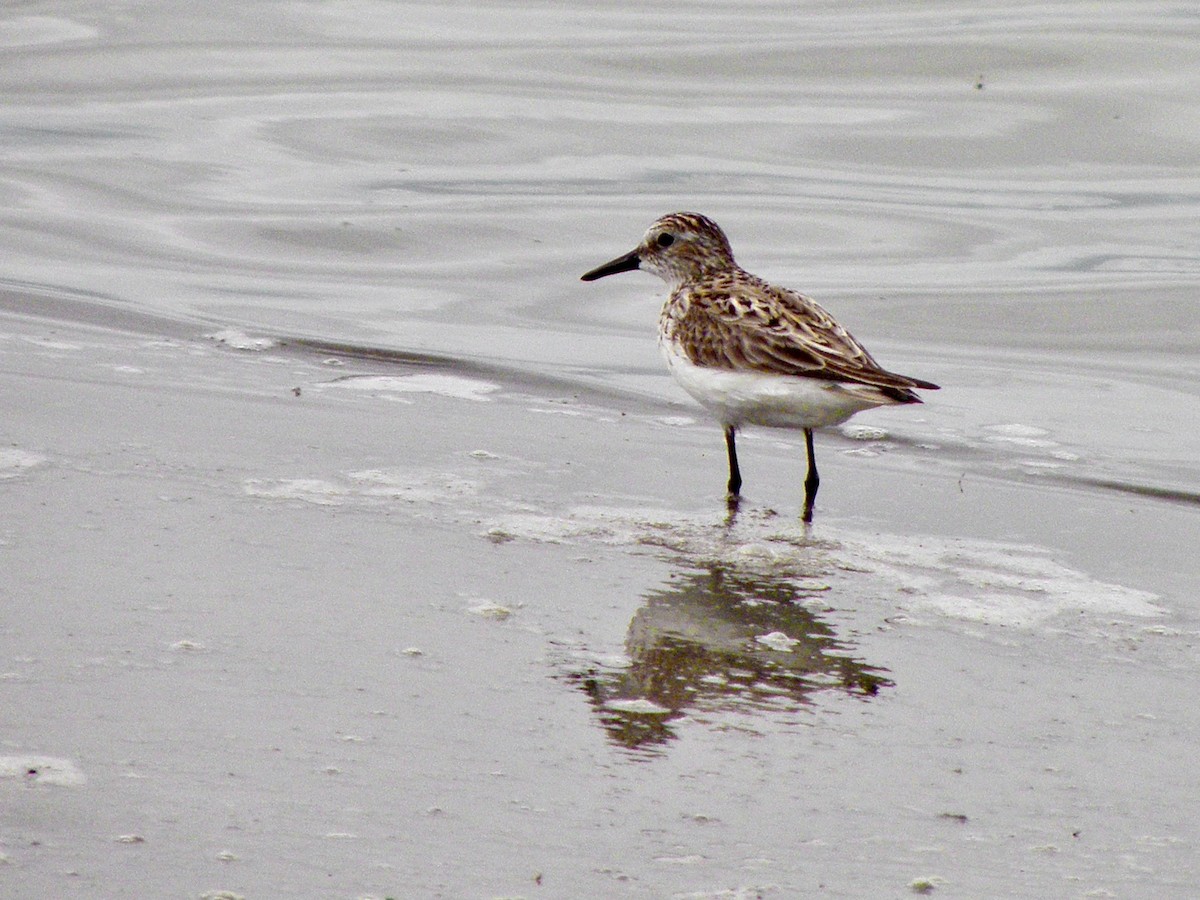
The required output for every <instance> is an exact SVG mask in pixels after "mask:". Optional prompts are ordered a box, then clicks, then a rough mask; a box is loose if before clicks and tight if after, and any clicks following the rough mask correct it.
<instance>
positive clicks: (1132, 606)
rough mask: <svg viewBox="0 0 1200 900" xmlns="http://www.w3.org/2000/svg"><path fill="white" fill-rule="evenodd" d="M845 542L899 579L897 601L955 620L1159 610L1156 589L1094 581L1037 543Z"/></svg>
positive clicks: (1011, 622) (1020, 621)
mask: <svg viewBox="0 0 1200 900" xmlns="http://www.w3.org/2000/svg"><path fill="white" fill-rule="evenodd" d="M844 548H845V550H846V551H847V553H846V558H847V559H848V561H850V562H852V563H853V564H854V565H857V566H861V567H862V568H864V569H867V570H869V571H871V572H872V573H874V574H875V575H877V576H882V577H884V578H885V579H886V580H887V581H890V582H892V583H893V584H894V585H895V586H896V590H897V592H898V596H899V598H900V599H899V604H900V605H901V606H902V607H904V608H907V609H912V610H916V611H927V612H935V613H938V614H941V615H944V616H949V617H951V618H955V619H965V620H970V621H975V622H983V623H987V624H992V625H1006V626H1016V627H1026V628H1028V627H1034V626H1037V625H1040V624H1044V623H1047V622H1049V621H1050V620H1052V619H1054V618H1056V617H1058V616H1061V615H1063V614H1068V613H1079V612H1087V613H1091V614H1094V615H1125V616H1135V617H1139V618H1144V617H1151V616H1158V615H1161V614H1162V612H1163V610H1162V608H1161V607H1159V606H1158V605H1157V603H1156V601H1157V600H1158V599H1159V598H1158V597H1157V595H1155V594H1151V593H1149V592H1147V591H1141V590H1137V589H1134V588H1127V587H1123V586H1121V585H1118V584H1110V583H1107V582H1103V581H1099V580H1097V579H1095V578H1093V577H1091V576H1090V575H1088V574H1086V573H1084V572H1080V571H1078V570H1076V569H1072V568H1070V567H1069V566H1067V565H1064V564H1063V563H1061V562H1059V561H1057V560H1055V559H1053V558H1052V556H1051V555H1050V551H1048V550H1046V549H1045V548H1042V547H1035V546H1029V545H1022V544H1002V543H992V542H986V541H970V540H963V539H956V538H936V537H928V536H923V537H898V536H896V535H878V536H874V537H871V538H870V539H868V540H864V539H862V538H857V539H854V540H853V541H850V540H847V541H846V542H845V544H844Z"/></svg>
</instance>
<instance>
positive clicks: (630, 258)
mask: <svg viewBox="0 0 1200 900" xmlns="http://www.w3.org/2000/svg"><path fill="white" fill-rule="evenodd" d="M641 264H642V260H641V258H640V257H639V256H638V255H637V251H636V250H632V251H630V252H629V253H626V254H625V255H624V256H618V257H617V258H616V259H614V260H613V261H612V262H606V263H605V264H604V265H602V266H597V267H596V268H594V269H592V271H590V272H588V273H587V274H586V275H584V276H583V277H582V279H581V280H582V281H595V280H596V279H597V278H603V277H604V276H605V275H616V274H617V273H618V272H632V271H633V270H634V269H636V268H638V266H640V265H641Z"/></svg>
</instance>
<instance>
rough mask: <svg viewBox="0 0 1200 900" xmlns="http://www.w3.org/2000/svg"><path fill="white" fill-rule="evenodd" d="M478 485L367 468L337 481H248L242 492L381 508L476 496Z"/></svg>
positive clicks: (431, 475) (442, 475)
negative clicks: (397, 502) (398, 504)
mask: <svg viewBox="0 0 1200 900" xmlns="http://www.w3.org/2000/svg"><path fill="white" fill-rule="evenodd" d="M479 488H480V486H479V482H477V481H473V480H471V479H467V478H462V477H461V476H459V475H455V474H451V473H444V472H422V471H411V470H402V469H395V470H392V469H366V470H363V471H359V472H348V473H346V474H345V475H344V476H339V477H338V478H337V480H333V479H325V478H249V479H246V480H245V481H244V482H242V490H243V492H245V493H246V494H247V495H249V496H251V497H261V498H263V499H266V500H294V501H299V502H302V503H311V504H314V505H317V506H344V505H358V506H380V505H386V504H388V503H391V502H395V501H403V502H406V503H417V504H436V503H444V502H447V501H456V500H460V499H462V498H464V497H471V496H475V495H477V494H478V493H479Z"/></svg>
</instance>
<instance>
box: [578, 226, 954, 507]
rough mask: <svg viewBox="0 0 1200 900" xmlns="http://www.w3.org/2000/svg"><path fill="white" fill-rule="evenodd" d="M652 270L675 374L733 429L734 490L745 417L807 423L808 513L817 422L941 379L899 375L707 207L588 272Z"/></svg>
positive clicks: (912, 397)
mask: <svg viewBox="0 0 1200 900" xmlns="http://www.w3.org/2000/svg"><path fill="white" fill-rule="evenodd" d="M632 269H645V270H647V271H650V272H653V273H654V274H656V275H658V276H659V277H661V278H662V279H663V280H664V281H666V282H667V284H668V285H670V287H671V293H670V295H669V296H668V297H667V301H666V303H664V304H663V308H662V314H661V316H660V317H659V343H660V346H661V347H662V349H663V353H664V355H665V356H666V358H667V363H668V365H669V366H670V368H671V374H672V375H674V376H675V378H676V379H677V380H678V381H679V382H680V384H681V385H682V386H683V387H684V389H685V390H687V391H688V393H690V394H691V395H692V396H693V397H695V398H696V400H698V401H699V402H700V403H701V404H703V405H704V406H705V407H706V408H708V409H709V410H711V411H712V412H713V414H714V415H716V417H717V419H718V420H719V421H720V422H721V424H722V425H723V426H724V428H725V440H726V446H727V448H728V453H729V472H730V476H729V493H730V497H731V498H736V497H737V494H738V491H739V489H740V487H741V474H740V472H739V470H738V464H737V451H736V449H735V442H734V435H735V432H736V430H737V429H738V428H739V427H741V426H742V425H744V424H757V425H767V426H773V427H782V428H803V429H804V432H805V442H806V445H807V449H808V462H809V472H808V478H807V479H806V481H805V511H804V520H805V521H806V522H807V521H811V519H812V504H813V499H814V498H815V496H816V492H817V485H818V483H819V482H818V478H817V470H816V460H815V458H814V454H813V444H812V429H813V428H819V427H822V426H825V425H836V424H838V423H840V422H844V421H845V420H846V419H848V418H850V416H852V415H854V414H855V413H857V412H860V411H862V410H864V409H870V408H871V407H873V406H885V405H891V404H898V403H920V402H921V398H920V397H918V396H917V395H916V394H915V393H914V392H913V388H923V389H925V390H937V387H938V386H937V385H936V384H932V383H930V382H928V381H922V380H920V379H918V378H910V377H908V376H906V375H898V374H896V373H895V372H889V371H888V370H887V369H884V368H883V367H882V366H880V365H879V363H877V362H876V361H875V359H874V358H873V357H872V356H871V354H870V353H868V352H867V350H866V348H864V347H863V346H862V344H860V343H859V342H858V341H857V340H855V338H854V336H853V335H852V334H850V332H848V331H847V330H846V329H845V328H843V327H842V326H841V325H839V324H838V323H837V322H836V321H835V320H834V318H833V316H831V315H830V314H829V313H828V312H826V311H825V310H824V309H822V308H821V306H819V305H818V304H817V303H816V302H814V301H813V300H810V299H809V298H808V297H805V296H804V295H803V294H799V293H797V292H796V291H792V290H788V289H787V288H781V287H776V286H775V285H772V284H769V283H768V282H766V281H763V279H761V278H759V277H757V276H756V275H751V274H750V273H749V272H747V271H746V270H745V269H743V268H742V267H741V266H739V265H738V264H737V262H735V261H734V258H733V250H732V249H731V248H730V245H729V240H728V238H726V237H725V233H724V232H723V231H721V229H720V228H719V227H718V226H717V224H716V223H715V222H713V221H712V220H711V219H709V218H707V217H706V216H702V215H699V214H698V213H671V214H670V215H666V216H663V217H662V218H660V219H658V220H657V221H656V222H655V223H654V224H653V225H651V226H650V228H649V230H648V231H647V232H646V234H645V236H644V237H643V239H642V242H641V244H639V245H638V247H637V249H635V250H633V251H632V252H630V253H627V254H625V255H624V256H621V257H618V258H617V259H614V260H612V261H611V262H608V263H605V264H604V265H602V266H600V267H598V268H596V269H593V270H592V271H590V272H588V273H587V274H585V275H584V276H583V280H584V281H594V280H595V279H597V278H602V277H604V276H605V275H613V274H616V273H617V272H626V271H630V270H632Z"/></svg>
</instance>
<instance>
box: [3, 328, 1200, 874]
mask: <svg viewBox="0 0 1200 900" xmlns="http://www.w3.org/2000/svg"><path fill="white" fill-rule="evenodd" d="M0 335H2V336H0V341H2V344H0V346H2V347H3V350H4V380H5V385H6V392H5V393H6V396H7V397H9V398H15V397H18V396H20V397H22V398H26V399H23V400H22V401H21V402H19V403H18V402H15V401H14V402H10V408H9V409H7V410H6V414H5V419H6V422H7V432H6V436H7V440H6V446H5V448H3V451H2V452H0V466H2V468H0V474H2V475H3V476H4V480H3V481H2V482H0V490H2V491H3V493H4V500H5V506H6V510H7V514H6V517H5V527H4V529H3V532H2V533H0V540H2V541H3V543H2V544H0V553H3V558H4V567H5V571H6V579H5V580H6V583H7V584H8V585H9V588H8V590H7V597H6V609H7V610H8V612H7V615H6V626H5V628H4V630H3V632H2V633H0V639H2V641H3V654H4V659H5V668H6V671H5V674H4V682H3V683H4V685H5V687H4V690H5V693H6V696H7V698H8V701H7V705H8V707H9V709H10V710H14V711H19V717H18V718H17V719H16V720H14V721H13V722H12V723H11V725H10V728H9V729H8V730H7V732H6V737H5V751H4V752H5V754H6V756H5V760H6V762H5V765H6V766H7V775H8V777H3V778H0V790H2V791H3V792H4V794H5V802H4V804H3V810H4V811H3V814H2V820H0V821H2V826H0V827H2V828H3V831H2V832H0V833H2V834H3V852H4V854H5V858H6V865H5V866H4V867H3V869H0V878H3V879H4V880H5V881H6V882H7V884H8V887H7V888H6V890H8V891H11V892H13V893H14V895H25V896H28V895H31V894H41V895H46V896H49V895H54V896H62V897H72V896H75V897H96V896H117V895H121V894H123V893H128V892H130V891H132V892H134V893H140V894H142V895H149V894H153V895H159V896H200V895H202V894H204V893H205V892H207V891H217V890H229V891H233V892H235V893H237V894H240V895H243V896H248V897H250V896H296V897H301V896H344V897H360V896H378V897H383V896H397V897H398V896H447V897H463V896H530V897H533V896H548V897H549V896H553V897H578V896H646V897H657V896H669V895H686V896H692V895H698V896H726V895H727V894H726V893H722V892H733V893H732V894H728V895H730V896H732V895H736V896H758V895H762V896H796V895H827V896H843V897H856V896H903V895H905V894H906V893H908V892H909V891H910V884H914V883H915V884H917V885H918V886H920V883H921V882H920V880H921V879H928V880H930V881H931V882H932V883H934V884H936V885H937V888H936V890H937V892H938V893H939V894H945V895H946V896H981V895H987V896H1052V895H1059V896H1083V895H1088V894H1089V892H1092V893H1091V895H1093V896H1097V895H1103V894H1102V893H1101V894H1097V893H1094V892H1103V891H1108V892H1111V894H1112V895H1113V896H1128V895H1131V894H1140V893H1143V892H1144V891H1145V890H1147V889H1149V888H1148V886H1153V890H1154V891H1156V892H1159V893H1163V892H1166V893H1176V894H1178V895H1182V894H1184V893H1186V892H1187V889H1188V887H1189V886H1190V885H1191V884H1193V883H1194V882H1195V879H1196V878H1197V877H1198V874H1200V873H1198V870H1197V868H1196V863H1195V856H1194V854H1192V853H1191V848H1192V847H1194V846H1195V842H1196V840H1197V839H1198V837H1200V835H1198V834H1197V826H1196V822H1197V819H1196V817H1195V816H1194V814H1193V813H1194V811H1195V797H1196V796H1197V789H1198V788H1200V785H1198V784H1197V775H1196V772H1195V769H1194V767H1192V766H1191V765H1190V760H1191V755H1192V749H1191V748H1192V745H1193V737H1194V735H1195V734H1196V733H1197V729H1198V728H1200V721H1198V719H1200V716H1198V714H1197V712H1196V707H1195V704H1194V703H1192V701H1191V692H1190V691H1187V690H1183V689H1181V688H1182V686H1183V685H1187V684H1190V683H1191V682H1192V680H1193V679H1194V673H1193V671H1192V665H1193V661H1194V654H1195V647H1196V642H1197V636H1198V635H1200V627H1198V625H1200V623H1198V622H1197V620H1196V616H1195V614H1194V612H1193V611H1189V610H1181V609H1178V608H1172V605H1171V603H1170V602H1169V599H1170V598H1171V597H1172V596H1178V594H1177V591H1178V590H1179V584H1178V583H1177V581H1176V576H1174V575H1172V574H1171V561H1172V560H1174V559H1178V558H1180V557H1179V554H1181V553H1183V552H1185V551H1186V547H1187V546H1191V545H1193V544H1192V542H1194V541H1195V540H1196V539H1197V538H1198V537H1200V516H1197V514H1196V511H1195V509H1193V508H1190V507H1188V506H1185V505H1180V504H1171V503H1164V502H1161V501H1159V502H1155V501H1151V500H1144V499H1143V500H1131V499H1130V498H1128V497H1125V496H1121V495H1108V496H1106V495H1086V496H1085V495H1084V494H1082V493H1080V492H1077V491H1075V492H1073V491H1071V490H1068V489H1053V490H1046V489H1044V488H1043V487H1041V486H1039V485H1037V484H1019V483H1017V484H1014V483H1003V482H998V481H993V482H989V481H986V480H980V481H976V480H973V479H964V480H961V481H960V480H959V479H958V478H957V477H954V476H952V475H947V474H946V473H944V472H940V471H938V470H937V469H936V468H934V467H930V466H925V465H922V463H921V462H920V460H919V459H912V458H906V459H897V457H898V456H901V455H902V454H897V453H880V454H879V455H875V456H871V455H861V454H859V455H855V453H854V447H853V445H852V442H850V441H846V440H842V442H841V444H842V447H843V450H844V449H845V446H846V445H851V450H850V452H836V451H833V452H831V450H832V447H831V446H830V443H831V441H833V440H834V438H830V437H829V436H825V440H823V442H822V443H823V445H824V449H825V454H824V461H825V463H826V466H825V470H824V474H825V479H826V487H825V488H824V489H823V493H822V501H823V502H822V504H821V506H820V509H819V517H818V520H817V523H816V525H815V527H813V528H812V529H811V530H806V529H804V528H803V527H802V526H801V524H800V523H799V522H798V521H797V520H796V518H795V514H796V510H795V509H789V508H787V506H786V505H785V502H780V503H778V504H776V503H774V500H775V498H779V499H780V501H786V500H787V499H788V498H791V500H792V501H793V502H794V503H798V501H799V494H798V493H797V489H798V486H797V484H796V481H795V476H794V472H795V471H798V469H797V466H798V463H799V460H800V459H801V455H800V454H801V452H802V451H801V448H800V447H799V446H795V445H793V446H791V447H786V446H784V445H783V442H781V441H777V440H775V439H774V437H773V436H772V437H771V438H767V439H761V440H755V441H748V442H747V448H746V457H747V461H748V462H749V463H750V465H748V466H747V469H751V470H752V471H753V473H754V480H753V481H751V490H750V492H749V502H748V504H747V508H745V509H743V510H742V511H741V512H740V514H739V517H738V519H737V521H735V522H734V523H732V524H729V523H727V522H726V521H725V518H724V511H723V505H722V504H721V502H720V498H719V496H718V494H717V492H716V489H717V488H719V482H720V479H721V465H722V459H721V455H720V448H719V434H718V433H717V431H716V430H715V429H714V428H713V427H711V426H709V425H706V424H704V423H701V422H695V421H691V420H690V419H689V418H688V417H686V416H684V415H680V412H681V410H679V409H659V408H655V407H653V406H646V405H645V404H642V405H640V406H639V405H637V404H633V403H629V402H623V401H621V400H620V399H617V400H615V401H614V402H610V403H603V402H600V403H598V402H594V398H593V400H592V401H583V400H580V399H578V398H576V397H573V396H571V395H570V394H568V393H565V392H561V391H547V390H544V389H540V390H539V389H538V388H537V387H536V386H532V387H531V386H529V385H523V384H521V383H520V382H515V381H505V380H503V379H499V378H496V379H491V380H486V379H483V378H481V377H479V376H478V375H472V374H462V373H458V372H454V371H450V370H447V369H445V368H436V367H423V368H418V367H412V366H404V365H400V364H389V363H383V362H378V361H376V362H370V363H364V362H361V361H356V360H354V359H350V358H339V357H335V356H322V355H319V354H311V353H308V352H306V351H298V350H295V349H293V348H289V347H280V346H276V347H270V348H267V349H262V350H258V351H252V350H251V351H237V350H234V349H231V348H230V347H229V346H228V344H227V343H226V344H221V343H218V342H217V341H214V340H211V339H205V338H204V337H203V336H202V335H200V334H196V335H194V336H193V337H191V338H188V337H182V336H175V337H162V336H155V335H148V334H144V333H143V334H136V333H131V332H122V331H112V330H105V329H97V328H94V327H90V326H84V325H77V324H70V323H65V322H58V323H47V322H46V321H44V320H36V319H30V318H26V317H15V316H12V315H7V316H5V317H4V318H3V327H2V328H0ZM226 337H227V338H228V335H227V336H226ZM34 397H36V398H37V402H36V403H30V402H27V398H34ZM149 423H153V424H152V425H150V424H149ZM857 443H859V444H861V445H862V447H861V448H859V449H862V448H870V447H871V446H872V445H873V444H877V443H879V442H878V441H875V442H872V441H858V442H857ZM834 446H836V444H835V445H834ZM763 497H769V498H771V499H772V503H771V505H769V506H768V505H767V504H765V503H764V502H763V500H762V498H763ZM984 498H986V502H984ZM1081 508H1086V509H1087V511H1088V513H1089V514H1088V515H1087V516H1086V517H1085V516H1080V515H1079V510H1080V509H1081ZM1151 517H1152V518H1153V519H1154V527H1153V528H1152V529H1151V528H1149V527H1148V526H1147V525H1146V519H1147V518H1151ZM1164 535H1165V536H1173V538H1168V539H1167V540H1163V539H1162V538H1161V537H1160V536H1164ZM1050 537H1053V538H1055V541H1053V542H1050V541H1048V540H1047V538H1050ZM1172 539H1173V540H1176V541H1178V543H1177V544H1172V543H1171V540H1172ZM47 757H48V758H49V759H47ZM739 892H740V893H739Z"/></svg>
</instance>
